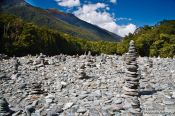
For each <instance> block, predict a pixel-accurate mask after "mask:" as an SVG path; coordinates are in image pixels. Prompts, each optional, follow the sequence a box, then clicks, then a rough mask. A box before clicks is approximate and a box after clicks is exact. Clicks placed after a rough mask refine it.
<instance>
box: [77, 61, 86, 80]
mask: <svg viewBox="0 0 175 116" xmlns="http://www.w3.org/2000/svg"><path fill="white" fill-rule="evenodd" d="M86 77H87V75H86V73H85V64H84V63H83V64H82V65H81V66H80V68H79V69H78V79H84V78H86Z"/></svg>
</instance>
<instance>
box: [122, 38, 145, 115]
mask: <svg viewBox="0 0 175 116" xmlns="http://www.w3.org/2000/svg"><path fill="white" fill-rule="evenodd" d="M136 58H137V57H136V50H135V46H134V41H133V40H131V41H130V43H129V51H128V53H126V68H127V70H126V77H125V84H124V87H123V90H124V95H123V97H124V98H125V104H124V106H125V107H124V108H125V109H126V110H128V111H129V114H130V116H142V114H141V109H140V102H139V99H138V97H139V89H138V88H139V77H138V65H137V61H136Z"/></svg>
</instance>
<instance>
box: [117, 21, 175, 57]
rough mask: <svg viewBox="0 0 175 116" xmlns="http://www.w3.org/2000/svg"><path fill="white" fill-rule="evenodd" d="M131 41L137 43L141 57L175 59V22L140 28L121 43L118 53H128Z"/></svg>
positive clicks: (163, 22)
mask: <svg viewBox="0 0 175 116" xmlns="http://www.w3.org/2000/svg"><path fill="white" fill-rule="evenodd" d="M130 40H134V41H135V44H136V48H137V52H138V54H139V55H141V56H151V57H153V56H156V57H158V56H160V57H175V20H164V21H161V22H159V23H157V24H156V25H155V26H148V25H146V26H144V27H140V28H139V29H137V30H136V31H135V33H134V34H130V35H128V36H126V37H125V38H124V39H123V41H122V42H120V43H119V46H118V48H120V50H118V51H122V52H123V53H124V52H126V51H127V47H128V43H129V41H130Z"/></svg>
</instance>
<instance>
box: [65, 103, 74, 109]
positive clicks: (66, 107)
mask: <svg viewBox="0 0 175 116" xmlns="http://www.w3.org/2000/svg"><path fill="white" fill-rule="evenodd" d="M73 104H74V103H73V102H69V103H66V104H65V105H64V107H63V110H66V109H69V108H70V107H72V106H73Z"/></svg>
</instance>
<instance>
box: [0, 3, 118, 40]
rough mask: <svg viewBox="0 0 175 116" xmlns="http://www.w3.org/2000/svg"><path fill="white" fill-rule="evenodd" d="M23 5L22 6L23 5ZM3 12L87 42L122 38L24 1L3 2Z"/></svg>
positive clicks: (69, 16) (56, 11) (70, 16)
mask: <svg viewBox="0 0 175 116" xmlns="http://www.w3.org/2000/svg"><path fill="white" fill-rule="evenodd" d="M21 3H22V4H21ZM1 6H2V7H1V12H6V13H10V14H13V15H16V16H18V17H20V18H22V19H24V20H25V21H28V22H34V23H35V24H37V25H39V26H46V27H49V28H51V29H55V30H57V31H59V32H60V33H65V34H69V35H71V36H73V37H76V38H82V39H87V40H94V41H96V40H103V41H120V40H121V37H120V36H118V35H116V34H114V33H111V32H109V31H107V30H104V29H102V28H100V27H97V26H95V25H92V24H89V23H87V22H85V21H82V20H80V19H79V18H77V17H76V16H74V15H73V14H69V13H64V12H60V11H58V10H56V9H47V10H45V9H41V8H38V7H34V6H32V5H30V4H28V3H26V2H25V1H24V0H2V1H1Z"/></svg>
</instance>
